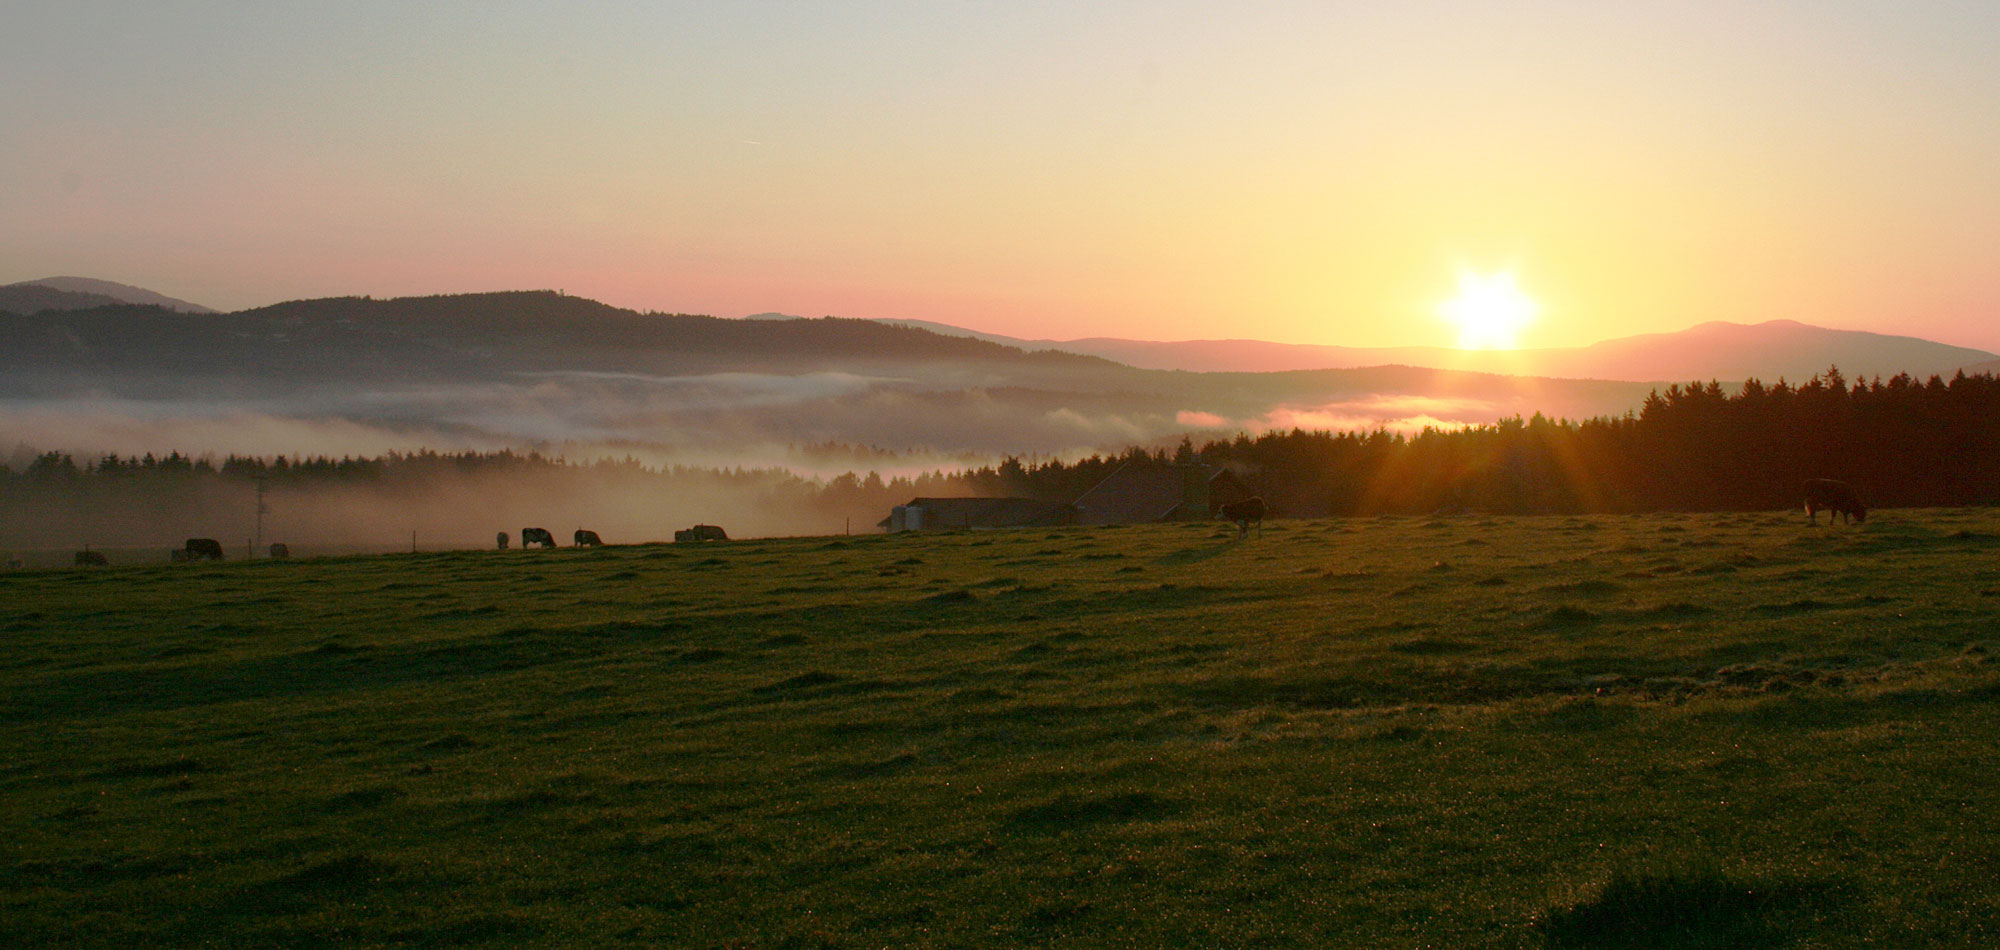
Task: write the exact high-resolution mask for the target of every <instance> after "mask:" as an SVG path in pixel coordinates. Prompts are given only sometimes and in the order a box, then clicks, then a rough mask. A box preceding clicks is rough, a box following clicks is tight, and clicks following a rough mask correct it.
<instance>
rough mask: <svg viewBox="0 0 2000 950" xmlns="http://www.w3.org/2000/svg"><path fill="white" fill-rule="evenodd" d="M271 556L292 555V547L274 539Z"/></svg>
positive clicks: (284, 556)
mask: <svg viewBox="0 0 2000 950" xmlns="http://www.w3.org/2000/svg"><path fill="white" fill-rule="evenodd" d="M271 556H272V557H274V558H287V557H291V556H292V549H291V548H290V547H287V546H286V545H285V542H283V541H273V542H271Z"/></svg>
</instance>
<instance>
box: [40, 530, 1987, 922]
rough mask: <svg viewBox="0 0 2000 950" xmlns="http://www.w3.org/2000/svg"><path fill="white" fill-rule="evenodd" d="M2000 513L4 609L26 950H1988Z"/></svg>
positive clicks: (1139, 549)
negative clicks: (273, 949)
mask: <svg viewBox="0 0 2000 950" xmlns="http://www.w3.org/2000/svg"><path fill="white" fill-rule="evenodd" d="M1996 608H2000V511H1990V510H1970V511H1957V510H1952V511H1946V510H1933V511H1883V512H1879V513H1877V516H1876V517H1875V518H1873V519H1871V520H1870V522H1869V523H1868V524H1867V525H1865V526H1855V527H1847V526H1840V527H1828V526H1826V525H1824V524H1822V525H1820V526H1819V527H1817V528H1813V527H1808V526H1807V525H1806V524H1804V519H1803V515H1801V514H1798V513H1794V512H1782V513H1753V514H1720V515H1655V516H1636V517H1622V516H1621V517H1610V516H1605V517H1542V518H1479V517H1469V518H1451V519H1425V518H1403V519H1396V518H1382V519H1370V520H1353V521H1326V522H1273V523H1272V524H1270V525H1269V526H1267V527H1266V528H1265V530H1264V532H1263V535H1262V536H1261V537H1253V538H1250V539H1248V540H1244V541H1237V540H1235V538H1234V531H1233V530H1232V529H1227V528H1222V527H1218V526H1216V525H1214V524H1178V525H1148V526H1134V527H1125V528H1115V527H1114V528H1102V529H1083V528H1075V529H1054V530H1041V529H1034V530H1016V531H994V532H974V533H954V534H942V535H924V536H917V535H896V536H867V537H851V538H849V537H839V538H803V539H781V540H764V541H748V542H731V543H725V544H712V545H679V546H675V545H664V546H659V545H655V546H634V547H614V548H606V549H599V550H573V549H569V550H560V551H551V552H543V551H509V552H466V553H454V554H418V555H388V556H375V557H354V558H326V559H304V560H294V561H292V562H269V561H263V562H256V563H247V564H246V563H225V564H220V565H173V566H168V565H160V566H156V567H130V568H118V567H114V568H111V569H109V570H95V571H87V570H67V569H65V570H59V571H29V572H15V573H12V574H5V575H0V754H4V756H3V757H0V882H4V887H0V943H4V944H5V945H7V946H14V947H22V946H70V945H118V946H121V947H141V946H153V945H217V946H272V945H289V946H314V945H356V946H362V945H419V946H422V945H437V946H442V945H478V944H487V945H492V946H521V945H547V946H555V945H592V944H595V945H603V944H617V943H629V944H643V945H687V946H743V947H815V946H911V945H938V946H982V945H1022V944H1054V945H1062V946H1136V947H1144V946H1198V947H1210V946H1218V947H1220V946H1340V945H1351V946H1418V945H1429V946H1440V947H1458V946H1544V945H1553V946H1686V947H1721V946H1746V945H1747V946H1769V945H1783V944H1787V943H1791V944H1794V945H1797V946H1810V947H1821V946H1847V945H1853V946H1860V945H1875V946H1919V945H1925V946H1991V945H1993V944H1994V943H1995V942H1996V941H2000V885H1996V883H1995V882H1996V881H2000V820H1996V813H2000V668H1997V667H1996V666H1995V664H1994V663H1993V662H1992V653H1991V651H1993V650H1996V649H2000V627H1996V622H1995V618H1996V615H2000V609H1996Z"/></svg>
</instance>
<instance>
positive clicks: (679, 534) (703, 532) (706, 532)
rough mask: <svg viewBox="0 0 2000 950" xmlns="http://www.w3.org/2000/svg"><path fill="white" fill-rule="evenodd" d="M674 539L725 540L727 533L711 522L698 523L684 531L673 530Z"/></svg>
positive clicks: (681, 540)
mask: <svg viewBox="0 0 2000 950" xmlns="http://www.w3.org/2000/svg"><path fill="white" fill-rule="evenodd" d="M674 540H675V541H677V542H687V541H727V540H729V533H728V532H726V531H724V530H722V529H721V528H719V527H716V526H715V525H712V524H698V525H695V526H694V527H692V528H689V529H687V530H686V531H676V532H674Z"/></svg>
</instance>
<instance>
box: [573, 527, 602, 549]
mask: <svg viewBox="0 0 2000 950" xmlns="http://www.w3.org/2000/svg"><path fill="white" fill-rule="evenodd" d="M603 545H604V539H603V538H600V537H598V536H597V532H595V531H585V530H583V529H582V528H578V529H576V546H577V547H580V548H595V547H602V546H603Z"/></svg>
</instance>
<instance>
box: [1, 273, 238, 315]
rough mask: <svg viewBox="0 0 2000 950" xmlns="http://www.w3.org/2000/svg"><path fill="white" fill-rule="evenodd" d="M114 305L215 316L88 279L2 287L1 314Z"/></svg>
mask: <svg viewBox="0 0 2000 950" xmlns="http://www.w3.org/2000/svg"><path fill="white" fill-rule="evenodd" d="M115 304H140V305H145V306H154V307H165V308H166V309H168V310H177V311H180V312H182V313H215V312H216V311H214V310H211V309H209V308H207V307H204V306H202V305H200V304H195V303H189V302H187V301H185V300H177V299H175V298H173V297H168V296H166V295H164V294H157V293H154V292H153V291H150V290H147V289H145V288H144V287H133V286H130V285H127V284H117V283H112V282H111V281H108V280H93V279H91V278H88V277H44V278H42V279H41V280H24V281H21V282H20V283H15V284H6V285H0V310H5V311H7V312H9V313H20V314H29V313H40V312H41V311H43V310H87V309H90V308H92V307H105V306H111V305H115Z"/></svg>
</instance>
